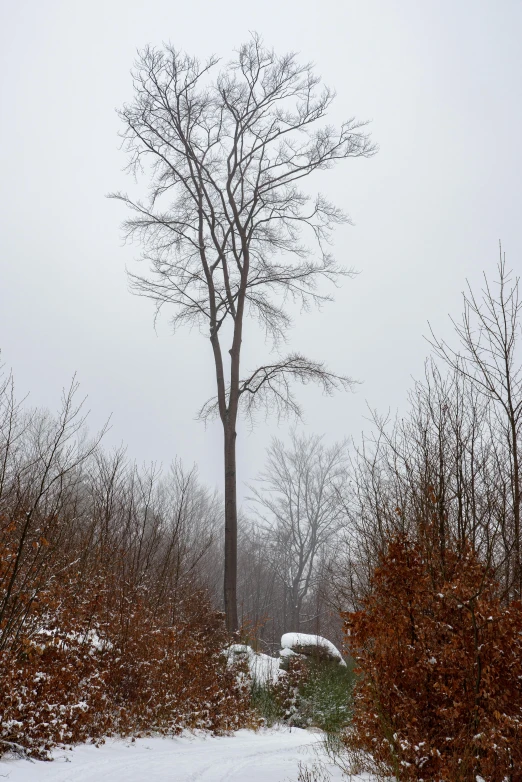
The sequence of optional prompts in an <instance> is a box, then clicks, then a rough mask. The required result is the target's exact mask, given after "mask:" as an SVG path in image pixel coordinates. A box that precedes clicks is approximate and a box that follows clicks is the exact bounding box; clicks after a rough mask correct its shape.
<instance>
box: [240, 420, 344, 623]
mask: <svg viewBox="0 0 522 782" xmlns="http://www.w3.org/2000/svg"><path fill="white" fill-rule="evenodd" d="M346 461H347V457H346V445H345V443H336V444H335V445H333V446H332V447H330V448H327V447H326V446H325V445H324V444H323V443H322V439H321V438H320V437H317V436H314V435H312V436H301V437H300V436H299V435H297V434H296V433H295V432H294V433H293V434H292V443H291V447H290V448H286V447H285V446H284V444H283V443H282V442H281V441H280V440H277V439H274V440H273V442H272V445H271V446H270V448H269V449H268V459H267V465H266V468H265V470H264V472H263V473H261V475H260V477H259V479H258V480H259V482H260V488H256V487H251V488H252V491H253V499H254V501H255V506H256V508H257V515H258V518H259V521H260V523H261V524H262V525H263V526H264V527H265V529H266V530H267V531H268V530H269V531H270V533H271V534H270V538H269V540H270V541H271V543H272V550H271V554H272V559H273V562H274V563H275V567H276V569H277V575H278V577H279V579H280V581H281V583H282V584H283V585H284V590H285V598H286V599H285V604H286V606H288V608H289V611H288V616H287V617H286V621H287V622H288V623H289V625H291V628H292V629H293V630H295V631H298V630H299V627H300V625H301V622H302V620H303V605H304V603H305V600H306V598H307V597H308V596H309V595H310V593H311V591H312V590H315V587H316V586H317V579H318V577H319V575H320V567H319V565H320V564H321V559H322V558H324V556H325V553H326V550H327V548H328V546H329V545H331V544H332V542H333V540H334V537H335V535H336V533H337V532H338V530H339V527H340V524H341V523H342V521H343V520H344V508H343V504H342V501H341V497H342V494H343V492H342V488H343V485H344V483H345V481H346V466H347V465H346ZM306 619H307V620H311V619H312V617H306ZM286 629H289V628H288V627H287V628H286Z"/></svg>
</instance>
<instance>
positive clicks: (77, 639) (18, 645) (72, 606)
mask: <svg viewBox="0 0 522 782" xmlns="http://www.w3.org/2000/svg"><path fill="white" fill-rule="evenodd" d="M148 594H149V590H147V589H145V588H143V587H142V588H140V589H132V590H130V589H129V588H128V586H126V587H125V589H123V586H122V585H121V584H118V583H114V581H112V582H111V577H110V575H109V574H108V573H106V574H103V575H98V577H97V578H96V579H94V580H93V581H91V582H90V583H89V584H84V585H83V589H82V590H81V591H80V589H79V585H78V583H76V581H75V579H74V578H72V577H71V576H70V574H69V576H68V579H67V582H61V583H60V582H59V581H57V580H55V581H54V582H53V584H52V589H48V590H47V591H43V592H42V593H41V594H40V598H39V600H38V602H35V603H34V604H33V607H32V613H31V616H30V619H31V621H27V623H26V624H27V626H28V627H29V626H32V628H33V631H32V633H31V635H29V636H28V635H21V636H20V638H19V640H18V641H17V642H13V643H12V644H11V645H10V647H9V648H6V649H4V650H3V651H2V652H0V740H1V741H2V749H3V750H5V749H7V748H9V746H10V745H11V746H14V745H20V746H21V747H24V748H26V749H27V750H28V751H29V753H30V754H33V755H36V756H39V757H47V756H48V751H49V750H50V749H51V748H52V747H53V746H56V745H64V744H72V743H75V742H80V741H86V740H92V741H96V740H101V739H102V738H103V736H105V735H110V734H115V733H117V734H123V735H125V734H127V735H129V734H134V735H136V734H140V733H144V732H150V731H158V732H162V733H179V732H180V731H181V730H183V729H184V728H202V729H206V730H210V731H213V732H218V733H219V732H223V731H227V730H231V729H234V728H237V727H240V726H241V725H244V724H248V722H249V718H250V711H249V696H248V691H247V688H246V686H242V685H241V684H240V683H238V681H237V676H236V671H235V670H234V669H233V668H231V667H228V666H227V663H226V658H225V657H224V655H223V654H222V653H221V651H222V649H223V647H224V645H225V642H226V634H225V630H224V623H223V616H222V615H221V614H220V613H218V612H215V611H213V610H212V609H211V607H210V605H209V602H208V599H207V597H206V596H205V594H204V593H202V592H197V591H195V592H194V593H192V594H189V593H188V591H187V593H186V594H184V595H182V596H181V597H180V598H178V600H177V602H176V605H175V606H174V605H168V604H167V605H163V606H162V608H161V611H160V612H159V611H158V610H157V609H154V610H153V608H152V606H151V605H150V600H149V599H148ZM169 616H170V617H173V616H175V620H174V621H172V619H171V620H170V621H169V620H168V617H169Z"/></svg>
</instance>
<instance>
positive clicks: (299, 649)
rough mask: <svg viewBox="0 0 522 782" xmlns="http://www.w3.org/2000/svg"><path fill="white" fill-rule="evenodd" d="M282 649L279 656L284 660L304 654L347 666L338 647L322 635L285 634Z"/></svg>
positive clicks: (282, 639)
mask: <svg viewBox="0 0 522 782" xmlns="http://www.w3.org/2000/svg"><path fill="white" fill-rule="evenodd" d="M281 647H282V648H281V651H280V652H279V656H280V657H283V658H285V657H291V656H292V655H294V654H303V655H305V656H306V657H318V658H319V659H321V660H329V661H330V662H337V663H339V665H346V663H345V661H344V660H343V657H342V655H341V653H340V651H339V650H338V649H337V647H336V646H334V645H333V643H332V642H331V641H328V639H327V638H323V637H322V636H320V635H311V634H309V633H285V634H284V635H283V636H282V638H281Z"/></svg>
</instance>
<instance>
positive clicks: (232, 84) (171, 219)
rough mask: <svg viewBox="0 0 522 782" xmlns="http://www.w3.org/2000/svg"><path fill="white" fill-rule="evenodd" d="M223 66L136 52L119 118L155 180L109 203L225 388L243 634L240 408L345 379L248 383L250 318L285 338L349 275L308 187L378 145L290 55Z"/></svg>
mask: <svg viewBox="0 0 522 782" xmlns="http://www.w3.org/2000/svg"><path fill="white" fill-rule="evenodd" d="M218 63H219V60H218V59H217V58H216V57H211V58H210V60H208V62H206V63H204V64H201V63H200V62H199V61H198V60H197V59H195V58H193V57H190V56H188V55H186V54H183V53H181V52H179V51H177V50H175V49H174V48H173V47H172V46H167V47H165V48H164V49H162V50H157V49H154V48H146V49H144V50H143V51H141V52H139V54H138V58H137V61H136V63H135V68H134V70H133V80H134V97H133V100H132V102H131V103H129V104H127V105H125V106H124V107H123V109H122V110H121V111H120V112H119V115H120V117H121V120H122V122H123V125H124V130H123V132H122V135H123V139H124V146H125V148H126V150H127V152H128V154H129V170H130V171H131V172H132V173H134V174H139V173H143V172H145V173H146V175H148V197H147V199H145V200H137V199H132V198H130V197H129V196H128V195H125V194H121V193H117V194H114V196H113V197H116V198H119V199H120V200H122V201H123V202H124V203H125V204H126V205H127V206H128V207H130V209H131V210H132V212H133V213H134V214H133V216H132V217H131V218H130V219H129V220H128V221H127V222H126V223H125V225H124V227H125V231H126V235H128V236H134V237H137V238H138V239H139V240H140V241H141V242H142V243H143V245H144V248H145V250H144V254H143V258H144V260H145V261H146V262H147V263H148V264H149V266H150V271H151V274H150V275H146V276H141V275H131V280H132V285H133V287H134V290H135V292H137V293H138V294H140V295H144V296H147V297H150V298H152V299H153V300H154V301H155V303H156V305H157V307H158V310H159V309H161V308H162V307H163V305H172V307H173V310H174V314H173V318H172V322H173V326H174V327H178V326H180V325H183V324H190V325H194V324H197V325H198V326H199V327H200V328H202V329H203V330H204V331H206V332H207V333H208V335H209V338H210V343H211V346H212V351H213V360H214V364H215V375H216V386H217V393H216V397H215V399H213V400H211V401H210V402H209V403H207V404H206V405H204V406H203V408H202V409H201V411H200V415H201V417H203V418H204V417H207V416H209V415H213V414H216V415H218V416H219V418H220V420H221V423H222V425H223V434H224V467H225V576H224V598H225V613H226V621H227V627H228V629H229V630H230V631H235V630H236V629H237V626H238V621H237V608H236V578H237V503H236V423H237V419H238V413H239V411H240V409H241V408H243V410H244V411H245V412H246V413H247V414H248V415H254V414H255V413H256V411H258V410H259V409H260V407H265V408H275V409H276V410H277V412H278V414H282V413H286V412H288V411H292V412H294V413H298V412H299V406H298V404H297V402H296V400H295V398H294V396H293V395H292V391H291V388H290V384H291V381H292V380H298V381H300V382H302V383H308V382H310V381H315V382H317V383H319V385H320V386H321V387H322V389H323V391H324V392H326V393H332V392H333V391H334V390H335V389H337V388H347V387H349V386H350V383H351V381H350V380H349V379H348V378H347V377H344V376H339V375H335V374H333V373H331V372H329V371H328V370H327V369H326V368H325V366H324V365H323V364H322V363H321V362H317V361H311V360H310V359H308V358H305V357H304V356H302V355H298V354H295V353H292V354H290V355H288V356H286V357H282V358H281V359H280V360H279V359H278V360H277V361H274V363H272V364H270V365H266V366H261V367H257V368H253V370H252V371H251V372H250V373H249V374H248V375H247V376H246V377H245V378H244V379H242V378H241V375H240V364H241V343H242V336H243V324H244V318H245V316H246V315H247V316H251V317H253V318H257V320H258V321H259V323H260V324H261V326H262V327H263V328H264V330H265V332H266V335H267V338H268V339H269V340H271V341H272V342H273V344H274V345H275V346H277V345H278V344H279V343H280V342H281V340H282V338H284V336H285V334H286V331H287V329H288V327H289V326H290V324H291V317H290V315H289V310H288V301H289V300H293V301H294V302H296V303H297V304H299V305H301V307H302V308H304V309H306V308H308V307H309V306H310V305H311V304H314V303H315V304H317V303H320V302H322V301H324V300H325V299H327V298H328V296H326V295H324V293H322V292H321V291H320V289H319V288H318V284H319V283H320V282H322V281H328V282H334V283H335V282H336V281H337V280H338V279H339V277H341V276H343V275H346V274H348V272H347V271H346V270H344V269H343V268H342V267H341V266H339V265H338V264H337V263H336V262H335V260H334V259H333V258H332V256H331V254H330V252H329V238H330V235H331V230H332V228H333V227H334V226H335V225H338V224H340V223H343V222H346V221H347V219H348V218H347V217H346V216H345V215H344V214H343V212H341V211H340V210H339V209H337V208H336V207H335V206H333V205H332V204H331V203H330V202H329V201H328V200H327V199H326V198H324V197H323V196H322V195H317V197H315V198H310V196H309V195H308V194H307V193H305V192H304V191H303V190H301V189H300V184H301V182H302V180H304V179H305V178H306V177H308V176H309V175H310V174H312V173H313V172H314V171H316V170H321V169H323V170H324V169H328V168H330V167H332V166H333V165H334V164H335V163H336V162H337V161H339V160H342V159H344V158H349V157H369V156H370V155H372V154H373V153H374V152H375V147H374V146H373V145H372V144H371V142H370V139H369V136H368V134H367V133H365V132H364V125H365V123H361V122H357V121H356V120H355V119H353V118H352V119H349V120H348V121H347V122H345V123H343V124H342V125H341V126H340V128H339V129H338V130H336V129H334V128H333V127H332V126H331V125H328V124H325V123H324V122H323V120H324V118H325V116H326V114H327V111H328V109H329V107H330V105H331V102H332V100H333V98H334V93H333V92H332V91H331V90H329V89H327V88H324V87H323V88H321V86H320V79H319V78H318V77H317V76H316V75H315V74H314V72H313V68H312V66H311V65H310V64H304V65H303V64H300V63H299V62H298V60H297V58H296V55H295V54H286V55H284V56H277V55H276V54H275V53H274V52H273V51H270V50H268V49H267V48H265V47H264V46H263V44H262V41H261V40H260V38H259V37H258V36H256V35H253V36H252V37H251V39H250V40H249V41H248V43H246V44H244V45H243V46H241V48H240V49H239V51H238V52H237V53H236V56H235V58H234V59H233V60H232V61H231V62H229V63H228V64H227V65H226V67H224V68H222V69H221V70H220V69H219V67H218ZM306 233H308V235H309V237H310V240H311V241H309V240H308V239H307V238H306V235H305V234H306ZM314 251H315V252H314ZM226 324H230V328H228V329H227V328H224V326H225V325H226ZM227 353H228V354H229V356H230V358H229V359H228V357H227V355H226V354H227Z"/></svg>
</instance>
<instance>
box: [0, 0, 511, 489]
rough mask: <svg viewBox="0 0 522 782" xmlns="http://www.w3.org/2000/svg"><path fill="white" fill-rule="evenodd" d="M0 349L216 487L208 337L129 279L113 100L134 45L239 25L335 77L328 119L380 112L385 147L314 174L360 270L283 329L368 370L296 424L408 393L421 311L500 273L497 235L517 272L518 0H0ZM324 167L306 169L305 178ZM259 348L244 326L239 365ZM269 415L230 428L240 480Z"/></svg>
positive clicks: (37, 383)
mask: <svg viewBox="0 0 522 782" xmlns="http://www.w3.org/2000/svg"><path fill="white" fill-rule="evenodd" d="M0 8H1V18H0V57H1V59H2V67H1V72H0V79H1V117H2V121H1V123H0V160H1V169H0V170H1V180H0V182H1V184H0V188H1V193H0V198H1V207H2V208H1V215H2V226H1V232H0V347H1V349H2V358H3V362H4V363H5V365H6V366H7V367H8V368H12V369H13V372H14V375H15V379H16V384H17V388H18V393H19V394H20V395H22V394H25V393H27V392H30V400H31V402H32V404H34V405H44V406H48V407H50V408H51V409H56V407H57V406H58V402H59V398H60V392H61V389H62V387H63V386H64V385H67V384H68V383H69V381H70V378H71V376H72V375H73V373H75V372H76V373H77V377H78V380H79V381H80V383H81V388H82V391H83V393H84V394H87V395H88V407H89V408H90V409H91V411H92V412H91V426H92V427H93V428H96V427H97V426H99V425H100V424H101V423H102V422H103V420H105V419H106V418H107V417H108V415H109V414H112V428H111V431H110V432H109V434H108V435H107V438H106V441H107V445H108V446H109V447H112V446H114V445H118V444H120V443H125V444H126V445H127V446H128V453H129V456H131V457H132V458H135V459H137V460H138V461H139V462H149V461H151V460H155V461H158V462H163V463H164V464H168V463H169V462H170V461H171V459H172V458H173V457H174V456H175V455H179V456H180V457H181V458H182V459H183V460H184V461H185V462H186V463H188V464H190V463H192V462H197V463H198V465H199V467H200V471H201V475H202V477H203V478H204V479H205V480H206V481H207V482H209V483H212V484H216V485H221V471H222V467H221V439H220V431H219V427H218V426H217V425H215V426H214V425H213V426H210V427H209V428H207V429H206V430H205V428H204V426H203V425H202V424H200V423H197V422H196V421H195V420H194V416H195V413H196V411H197V409H198V408H199V407H200V405H201V404H202V403H203V402H204V401H205V399H206V398H207V397H208V396H210V395H212V394H213V391H214V388H213V374H212V359H211V352H210V345H209V343H208V340H205V339H204V338H203V337H202V336H200V335H199V334H198V333H196V332H194V333H189V332H187V331H184V332H180V333H179V334H177V335H176V336H172V335H171V333H170V331H169V327H168V324H167V322H166V320H165V321H164V322H163V323H160V324H159V326H158V329H157V332H155V331H154V328H153V323H152V315H153V307H152V304H151V303H149V302H147V301H145V300H142V299H138V298H136V297H134V296H132V295H131V294H130V293H129V291H128V286H127V279H126V275H125V267H126V265H127V266H129V265H130V264H132V261H133V258H135V257H136V256H137V255H138V253H139V248H138V247H136V246H134V247H133V246H131V247H123V246H122V243H121V234H120V230H119V225H120V222H121V220H122V219H123V217H124V212H123V211H122V207H121V205H119V204H117V203H115V202H113V201H109V200H107V199H106V198H105V195H106V193H108V192H109V191H113V190H119V189H126V187H127V186H128V184H129V183H128V182H127V178H126V176H125V174H124V173H123V171H122V168H123V166H124V163H125V158H124V155H123V153H122V152H121V151H120V150H119V147H118V138H117V132H118V128H119V121H118V119H117V117H116V114H115V112H114V109H115V108H116V107H117V106H120V105H121V104H122V103H123V102H124V101H125V100H128V99H129V98H130V97H131V82H130V77H129V69H130V67H131V65H132V61H133V58H134V54H135V51H136V49H137V48H139V47H142V46H143V45H145V44H147V43H151V44H156V45H160V44H161V43H162V41H170V42H172V43H173V44H174V45H175V46H176V47H178V48H182V49H185V50H186V51H187V52H189V53H191V54H196V55H198V56H200V57H201V58H205V57H207V56H208V55H209V54H211V53H215V54H218V55H221V56H223V57H224V59H225V60H226V59H227V58H228V57H229V56H230V55H231V53H232V50H233V49H234V48H236V47H237V46H238V45H239V44H240V43H241V42H243V41H244V40H246V39H247V37H248V35H249V31H257V32H259V33H260V34H261V35H262V36H263V37H264V39H265V42H266V43H267V44H269V45H270V46H274V48H275V49H276V50H277V51H278V52H284V51H288V50H294V51H299V52H301V53H302V58H303V60H313V61H314V62H315V63H316V66H317V71H318V72H319V73H320V74H322V76H323V79H324V81H325V82H326V83H327V84H328V85H331V86H332V87H334V88H335V89H336V91H337V99H336V102H335V105H334V109H333V111H332V114H331V117H332V121H336V122H339V121H340V120H342V119H343V118H346V117H349V116H352V115H355V116H356V117H358V118H360V119H369V120H371V131H372V134H373V138H374V140H375V141H376V142H377V143H378V144H379V146H380V151H379V154H378V155H377V156H376V157H374V158H372V159H371V160H357V161H350V160H348V161H345V162H344V164H341V165H339V166H338V167H337V168H336V169H334V170H332V171H330V172H329V173H328V174H327V175H322V174H321V175H320V177H321V179H320V188H321V190H322V191H323V192H324V193H325V194H326V195H327V196H328V197H330V198H331V199H332V200H333V201H334V202H335V203H336V204H337V205H338V206H340V207H342V208H343V209H344V210H346V211H347V212H348V213H349V214H350V215H351V217H352V220H353V222H354V225H353V226H351V227H348V226H346V227H342V228H341V229H339V230H338V231H337V232H336V236H335V253H336V256H337V258H338V260H339V261H341V262H343V263H345V264H346V265H348V266H354V267H356V268H357V269H358V270H359V272H360V274H359V276H358V277H357V278H356V279H354V280H347V281H345V282H344V284H343V286H342V288H341V289H340V290H339V291H338V292H337V294H336V301H335V303H334V304H330V305H327V307H326V308H325V309H324V310H323V312H321V313H313V314H308V315H304V316H302V317H299V318H298V319H297V321H296V324H295V328H294V329H293V332H292V333H291V335H290V345H291V347H292V348H295V349H296V350H300V351H303V352H304V351H306V353H307V354H309V356H310V357H311V358H317V359H321V360H324V361H326V362H327V363H328V364H329V366H330V367H331V368H332V369H334V370H336V371H338V372H340V373H346V374H349V375H351V376H352V377H354V378H357V379H359V380H360V381H362V384H361V385H360V386H359V388H358V390H357V392H356V394H355V395H352V394H341V395H338V396H336V397H335V398H333V399H324V398H323V397H322V396H321V394H320V393H319V391H316V390H314V389H306V391H305V392H304V393H303V392H301V393H300V394H299V398H300V400H301V401H302V402H303V404H304V406H305V410H306V419H305V422H304V424H303V426H305V427H306V429H307V430H308V431H310V432H315V433H320V434H322V433H324V434H325V435H326V437H327V439H328V440H330V441H331V440H333V439H335V438H339V437H343V436H349V437H350V436H355V437H357V436H358V435H359V433H360V432H361V430H362V429H365V428H367V423H366V421H365V419H364V417H365V415H366V412H365V411H366V404H369V405H370V406H372V407H376V408H378V409H380V410H381V411H386V410H387V409H388V408H391V409H392V410H394V409H397V408H398V409H401V408H404V403H405V398H406V394H407V391H408V389H409V388H410V386H411V378H412V376H413V377H419V376H420V375H421V374H422V367H423V362H424V359H425V357H426V355H427V354H428V345H427V343H426V342H425V340H424V339H423V335H426V334H427V332H428V328H427V321H428V320H429V321H430V322H431V324H432V326H433V328H434V330H435V331H436V332H437V333H438V334H440V335H443V336H448V335H449V333H450V326H449V320H448V313H451V314H453V315H455V316H458V315H459V313H460V308H461V306H460V292H461V291H462V289H463V287H464V285H465V280H466V278H468V279H469V280H470V282H471V283H472V284H475V285H476V286H479V285H480V275H481V272H482V270H486V271H487V272H488V273H490V274H494V268H495V263H496V261H497V256H498V240H499V239H502V243H503V247H504V249H505V251H506V255H507V259H508V263H509V264H510V265H511V266H512V267H514V268H515V269H517V270H519V271H520V269H521V267H522V264H521V258H522V254H521V250H522V232H521V230H520V227H519V226H520V215H521V212H522V194H521V193H522V189H521V186H520V180H521V173H522V166H521V164H522V143H521V139H522V84H521V81H522V47H521V45H520V42H521V40H522V2H520V0H490V1H489V2H484V1H482V0H470V1H469V2H468V1H465V0H437V2H435V1H434V0H420V1H419V0H396V1H395V2H394V1H393V0H321V2H309V0H277V1H276V0H263V2H257V3H248V2H245V0H221V1H220V2H215V0H214V1H213V2H211V1H210V0H207V1H206V2H198V0H191V1H190V2H183V3H182V2H173V1H172V0H141V1H138V0H104V1H103V2H101V0H88V2H87V1H86V0H62V1H61V2H60V1H59V0H17V1H16V2H12V1H11V0H0ZM318 186H319V183H318ZM262 351H263V345H262V344H261V342H260V338H259V336H258V335H257V334H256V333H254V331H253V330H247V334H246V339H245V342H244V345H243V359H244V365H245V368H252V367H254V366H255V365H256V355H257V356H259V355H260V354H261V352H262ZM284 432H285V427H278V425H277V423H276V422H275V421H268V422H267V423H266V424H262V425H260V426H258V428H257V429H255V430H254V431H253V432H252V433H249V432H248V431H247V430H246V427H244V426H241V427H240V429H239V435H240V438H239V449H238V451H239V461H240V466H239V480H240V482H242V481H246V480H251V479H252V478H253V477H254V476H255V474H256V472H257V471H258V470H259V469H260V468H261V466H262V464H263V459H264V449H265V447H266V445H267V444H268V442H269V439H270V436H271V435H272V434H284Z"/></svg>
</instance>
